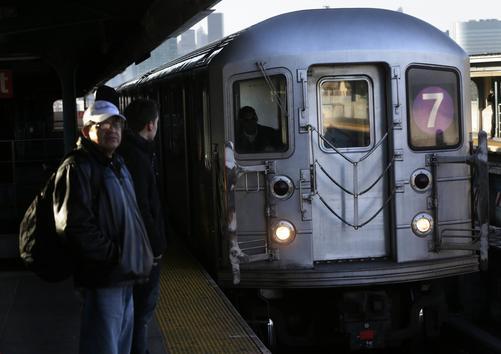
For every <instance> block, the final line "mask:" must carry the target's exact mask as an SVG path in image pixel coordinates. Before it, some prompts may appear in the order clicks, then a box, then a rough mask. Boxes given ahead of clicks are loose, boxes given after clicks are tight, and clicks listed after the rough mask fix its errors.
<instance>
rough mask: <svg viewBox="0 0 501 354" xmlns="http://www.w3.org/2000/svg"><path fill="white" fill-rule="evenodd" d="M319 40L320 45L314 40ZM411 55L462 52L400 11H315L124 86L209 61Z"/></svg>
mask: <svg viewBox="0 0 501 354" xmlns="http://www.w3.org/2000/svg"><path fill="white" fill-rule="evenodd" d="M319 39H321V40H319ZM388 51H391V52H413V53H415V54H419V53H421V54H422V56H423V57H426V56H427V55H429V54H431V53H434V54H437V53H438V54H443V55H451V56H459V57H462V58H464V59H465V60H467V58H468V55H467V54H466V52H465V51H464V50H463V49H462V48H461V47H460V46H459V45H458V44H456V43H455V42H454V41H453V40H452V39H451V38H450V37H449V36H447V35H446V34H445V33H443V32H442V31H440V30H439V29H437V28H436V27H434V26H432V25H430V24H428V23H427V22H424V21H422V20H420V19H417V18H415V17H412V16H410V15H406V14H404V13H401V12H396V11H390V10H383V9H373V8H343V9H316V10H302V11H296V12H290V13H286V14H282V15H278V16H275V17H272V18H270V19H268V20H265V21H263V22H260V23H257V24H255V25H254V26H251V27H249V28H248V29H246V30H244V31H242V32H239V33H237V34H234V35H232V36H229V37H227V38H224V39H223V40H221V41H219V42H216V43H214V44H212V45H209V46H206V47H204V48H201V49H199V50H197V51H195V52H192V53H190V54H188V55H186V56H184V57H181V58H179V59H177V60H175V61H172V62H170V63H168V64H166V65H165V66H163V67H160V68H158V69H156V70H153V71H152V72H150V73H148V74H146V75H144V76H143V77H142V78H141V79H138V80H134V81H132V82H129V83H127V84H124V85H123V86H122V87H121V88H126V87H129V86H130V85H135V84H138V83H148V82H152V81H156V80H158V79H161V78H162V77H165V76H166V75H169V74H172V73H176V72H182V71H185V70H189V69H193V68H197V67H205V66H207V65H208V64H210V63H211V62H212V61H221V62H223V61H224V60H228V58H231V61H234V62H236V61H240V60H242V61H243V60H251V61H252V60H254V59H255V60H261V59H262V58H263V57H270V56H282V55H285V56H297V55H300V54H302V53H309V54H314V53H315V52H318V53H320V52H322V53H329V52H336V53H340V52H345V53H348V54H349V55H350V56H353V54H355V53H356V52H365V53H368V52H371V53H375V52H380V53H381V52H388Z"/></svg>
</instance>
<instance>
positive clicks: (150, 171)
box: [118, 130, 166, 257]
mask: <svg viewBox="0 0 501 354" xmlns="http://www.w3.org/2000/svg"><path fill="white" fill-rule="evenodd" d="M118 152H119V154H121V155H122V156H123V158H124V160H125V164H126V165H127V168H128V169H129V171H130V174H131V176H132V179H133V181H134V188H135V190H136V197H137V203H138V205H139V210H141V215H142V216H143V221H144V225H145V226H146V230H147V232H148V237H149V238H150V244H151V248H152V250H153V255H154V256H155V257H158V256H160V255H162V254H163V253H164V252H165V248H166V239H165V225H164V220H163V214H162V206H161V203H160V197H159V190H158V187H157V173H158V171H157V163H156V157H155V145H154V142H150V141H148V140H146V139H144V138H143V137H141V136H140V135H139V134H137V133H134V132H132V131H131V130H126V131H125V132H124V136H123V140H122V143H121V145H120V147H119V148H118Z"/></svg>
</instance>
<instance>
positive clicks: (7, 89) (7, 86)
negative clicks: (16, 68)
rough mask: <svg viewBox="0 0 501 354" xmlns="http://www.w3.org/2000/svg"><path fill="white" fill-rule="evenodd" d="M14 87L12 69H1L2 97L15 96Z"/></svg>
mask: <svg viewBox="0 0 501 354" xmlns="http://www.w3.org/2000/svg"><path fill="white" fill-rule="evenodd" d="M12 87H13V85H12V71H10V70H2V69H0V99H1V98H12V97H14V93H13V92H12Z"/></svg>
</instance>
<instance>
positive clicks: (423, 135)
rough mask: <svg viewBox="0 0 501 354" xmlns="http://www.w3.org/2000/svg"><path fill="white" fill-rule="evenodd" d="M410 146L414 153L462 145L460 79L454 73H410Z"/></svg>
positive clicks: (420, 70) (429, 70)
mask: <svg viewBox="0 0 501 354" xmlns="http://www.w3.org/2000/svg"><path fill="white" fill-rule="evenodd" d="M407 107H408V108H407V119H408V131H409V145H410V147H411V148H412V149H414V150H429V149H444V148H455V147H457V146H458V145H459V143H460V134H459V132H460V119H459V117H460V110H459V77H458V74H457V73H456V72H454V71H452V70H447V69H436V68H424V67H411V68H410V69H409V70H407Z"/></svg>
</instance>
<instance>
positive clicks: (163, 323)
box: [0, 244, 270, 354]
mask: <svg viewBox="0 0 501 354" xmlns="http://www.w3.org/2000/svg"><path fill="white" fill-rule="evenodd" d="M164 258H165V260H164V263H163V265H162V273H161V290H160V300H159V303H158V306H157V310H156V318H155V319H154V323H152V326H151V329H150V333H149V336H150V337H149V346H150V354H167V353H168V354H176V353H186V354H188V353H189V354H197V353H204V354H211V353H214V354H219V353H230V354H231V353H270V351H269V350H268V349H267V348H266V347H265V346H264V344H263V343H262V342H261V341H260V340H259V338H258V337H257V336H256V335H255V334H254V333H253V331H252V330H251V328H250V327H249V326H248V325H247V323H246V322H245V321H244V320H243V319H242V318H241V316H240V315H239V313H238V312H237V311H236V309H235V308H234V307H233V305H232V304H231V303H230V302H229V300H228V299H227V298H226V297H225V296H224V294H223V293H222V291H221V290H220V289H219V288H218V286H217V285H216V283H215V282H214V281H213V280H212V279H211V278H210V276H209V275H208V274H207V273H206V272H205V270H204V269H203V268H202V267H201V266H200V265H199V264H198V263H197V261H196V260H195V259H194V258H193V257H192V256H191V255H190V253H189V252H187V251H186V250H185V249H184V248H183V247H182V246H180V245H178V244H173V245H171V247H170V248H169V251H168V253H167V254H166V256H165V257H164ZM3 268H5V267H3ZM0 289H1V290H0V354H35V353H36V354H73V353H75V354H77V353H78V340H79V321H80V320H79V318H80V301H79V299H78V296H77V294H76V292H75V291H74V289H73V283H72V280H71V279H69V280H68V281H65V282H61V283H56V284H49V283H45V282H44V281H42V280H40V279H39V278H38V277H37V276H36V275H34V274H32V273H30V272H27V271H25V270H23V269H22V268H19V267H10V268H9V269H0ZM124 354H128V353H124Z"/></svg>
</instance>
